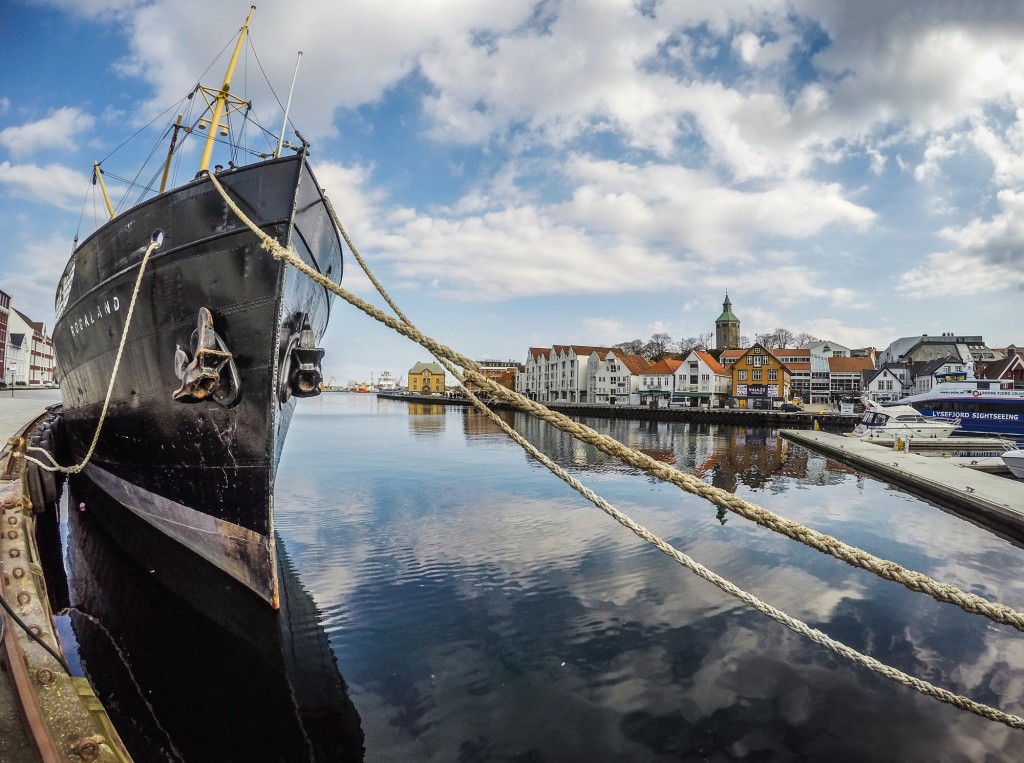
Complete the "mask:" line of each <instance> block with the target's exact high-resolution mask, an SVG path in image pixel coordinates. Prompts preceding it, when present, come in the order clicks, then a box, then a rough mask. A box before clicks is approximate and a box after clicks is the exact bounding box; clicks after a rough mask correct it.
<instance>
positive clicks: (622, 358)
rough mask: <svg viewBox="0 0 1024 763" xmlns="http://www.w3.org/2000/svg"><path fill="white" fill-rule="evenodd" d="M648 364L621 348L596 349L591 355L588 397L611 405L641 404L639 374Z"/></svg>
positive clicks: (590, 399)
mask: <svg viewBox="0 0 1024 763" xmlns="http://www.w3.org/2000/svg"><path fill="white" fill-rule="evenodd" d="M650 365H651V364H650V363H649V362H648V361H646V360H644V359H643V358H641V357H640V356H639V355H627V354H626V353H624V352H622V350H615V349H607V348H603V347H602V348H598V349H595V350H594V352H593V353H591V355H590V362H589V364H588V370H589V380H588V383H587V400H588V401H590V402H592V403H608V404H611V405H615V404H620V405H639V404H640V374H642V373H643V372H644V371H646V370H647V369H648V368H650Z"/></svg>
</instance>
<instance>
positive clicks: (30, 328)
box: [4, 310, 56, 387]
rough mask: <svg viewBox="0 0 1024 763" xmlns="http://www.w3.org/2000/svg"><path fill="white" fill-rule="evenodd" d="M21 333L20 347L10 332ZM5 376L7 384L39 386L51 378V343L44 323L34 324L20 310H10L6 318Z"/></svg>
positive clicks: (52, 361) (52, 376) (54, 363)
mask: <svg viewBox="0 0 1024 763" xmlns="http://www.w3.org/2000/svg"><path fill="white" fill-rule="evenodd" d="M14 334H17V335H22V336H23V337H24V339H23V340H22V342H21V346H20V347H17V346H15V342H13V341H12V339H11V337H12V335H14ZM5 355H6V361H5V362H6V366H7V368H5V369H4V377H5V380H6V381H7V383H8V384H25V385H28V386H30V387H39V386H42V385H44V384H51V383H53V381H54V373H55V371H54V366H55V365H56V362H55V359H54V353H53V342H52V341H51V340H50V337H49V336H48V335H47V334H46V326H45V325H43V324H42V323H36V322H33V321H31V320H29V318H28V317H27V316H26V315H25V314H24V313H21V312H18V311H17V310H11V313H10V315H9V316H8V320H7V351H6V353H5Z"/></svg>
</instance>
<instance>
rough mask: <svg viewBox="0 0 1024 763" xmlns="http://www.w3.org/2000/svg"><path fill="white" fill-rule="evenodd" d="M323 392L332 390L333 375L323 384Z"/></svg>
mask: <svg viewBox="0 0 1024 763" xmlns="http://www.w3.org/2000/svg"><path fill="white" fill-rule="evenodd" d="M323 390H324V392H334V377H333V376H332V377H331V378H330V379H328V380H327V384H325V385H324V386H323Z"/></svg>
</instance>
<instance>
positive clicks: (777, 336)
mask: <svg viewBox="0 0 1024 763" xmlns="http://www.w3.org/2000/svg"><path fill="white" fill-rule="evenodd" d="M755 339H756V341H757V342H758V343H760V344H763V345H764V346H765V347H767V348H768V349H769V350H774V349H778V348H780V347H790V346H792V342H793V339H794V336H793V332H792V331H790V330H789V329H784V328H777V329H775V330H774V331H769V332H768V333H766V334H756V335H755Z"/></svg>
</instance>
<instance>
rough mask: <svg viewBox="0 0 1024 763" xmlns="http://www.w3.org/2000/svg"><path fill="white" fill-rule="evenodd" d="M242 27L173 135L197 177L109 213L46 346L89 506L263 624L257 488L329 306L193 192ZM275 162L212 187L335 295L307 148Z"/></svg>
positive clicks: (72, 269)
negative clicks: (124, 521) (156, 540)
mask: <svg viewBox="0 0 1024 763" xmlns="http://www.w3.org/2000/svg"><path fill="white" fill-rule="evenodd" d="M251 16H252V11H250V14H249V18H247V19H246V21H245V24H244V25H243V27H242V29H241V31H240V34H239V37H238V42H237V44H236V46H235V49H234V53H233V56H232V59H231V63H230V64H229V66H228V74H227V76H226V77H225V81H224V84H223V85H222V86H221V88H220V89H219V90H207V89H205V88H201V87H197V90H200V89H202V91H203V93H204V94H208V95H209V97H208V98H207V108H206V111H204V112H203V113H201V114H199V115H197V116H196V118H195V120H194V121H193V123H192V126H191V127H190V129H187V130H185V132H186V134H197V133H198V132H199V130H201V129H205V130H206V131H207V137H206V141H207V142H206V144H205V147H204V150H203V156H202V159H201V161H200V167H199V172H198V173H197V175H196V176H195V177H194V178H193V179H191V180H190V181H188V182H186V183H184V184H183V185H181V186H178V187H176V188H172V189H170V190H166V191H165V190H163V188H161V191H160V192H159V193H158V194H156V195H155V196H153V197H152V198H149V199H146V200H144V201H142V202H141V203H139V204H137V205H136V206H134V207H132V208H131V209H128V210H127V211H124V212H121V213H119V214H115V213H114V210H113V207H112V206H110V204H109V203H108V208H109V210H110V213H111V220H110V221H109V222H107V223H105V224H104V225H103V226H101V227H100V228H99V229H97V230H96V231H95V232H94V233H93V234H92V235H91V236H89V237H88V238H87V239H86V240H85V241H83V242H82V243H81V245H79V246H78V247H77V248H76V249H75V250H74V252H73V254H72V255H71V258H70V260H69V261H68V264H67V266H66V268H65V270H64V273H63V276H62V277H61V279H60V282H59V285H58V289H57V298H56V314H57V317H56V324H55V327H54V334H53V340H54V346H55V351H56V355H57V362H58V366H59V369H60V378H61V388H62V393H63V398H64V424H65V430H66V433H67V442H68V445H69V447H70V451H71V454H72V455H73V457H74V461H75V463H78V462H81V461H82V460H85V459H87V458H88V463H87V465H86V467H85V474H86V475H87V476H88V477H89V478H90V479H92V480H93V481H94V482H95V483H96V484H97V485H98V486H100V487H101V488H102V489H103V490H105V491H106V492H107V493H109V494H110V495H111V496H112V497H114V498H115V499H117V500H118V501H119V502H120V503H122V504H124V505H125V506H127V507H128V508H129V509H130V510H131V511H133V512H134V513H136V514H137V515H138V516H140V517H142V518H144V519H145V520H146V521H148V522H149V523H151V524H152V525H154V526H155V527H157V528H159V529H160V530H161V531H163V532H164V533H166V534H167V535H168V536H170V537H171V538H173V539H174V540H176V541H178V542H180V543H181V544H183V545H184V546H186V547H187V548H189V549H191V550H192V551H194V552H195V553H197V554H198V555H200V556H201V557H203V558H204V559H206V560H207V561H209V562H210V563H211V564H213V565H215V566H216V567H219V568H220V569H221V570H223V571H225V572H226V573H228V574H229V575H231V576H232V577H234V578H235V579H237V580H239V581H241V582H242V583H243V584H245V585H246V586H247V587H249V588H250V589H252V590H253V591H255V592H256V593H257V594H258V595H259V596H260V597H262V598H263V599H264V600H265V601H267V602H269V603H270V604H271V605H272V606H275V607H276V606H277V604H278V597H279V590H278V580H277V575H276V564H275V548H274V541H273V538H274V533H273V488H274V478H275V473H276V470H277V465H278V462H279V459H280V456H281V449H282V447H283V446H284V442H285V438H286V435H287V432H288V426H289V423H290V421H291V417H292V412H293V410H294V407H295V403H296V398H298V397H306V396H312V395H316V394H319V393H320V388H321V383H322V379H321V373H320V359H321V357H322V355H323V350H322V349H320V348H319V347H317V344H318V343H319V340H320V338H321V337H322V336H323V333H324V331H325V329H326V327H327V323H328V319H329V316H330V303H331V296H332V295H331V294H330V293H329V292H328V291H327V290H326V289H325V288H324V287H323V286H321V285H319V284H317V283H315V282H314V281H312V280H311V279H310V278H309V277H307V276H305V275H303V274H301V273H299V272H298V271H296V270H293V269H289V268H287V266H286V265H285V264H283V263H282V262H279V261H277V260H275V259H274V258H273V257H272V256H271V255H270V254H269V253H267V252H266V251H264V250H263V249H262V248H261V242H260V240H259V239H258V238H257V236H256V235H255V234H253V233H252V232H251V231H250V230H249V229H248V228H247V227H246V226H245V225H244V224H243V223H242V222H241V221H240V220H239V219H237V217H236V216H235V215H234V214H233V213H232V212H231V210H230V209H229V207H228V206H227V205H226V203H225V201H224V199H223V197H222V196H221V195H220V193H219V192H218V191H217V190H216V188H215V187H214V185H213V183H212V181H211V179H210V173H211V170H210V169H209V166H210V163H211V161H212V153H213V150H214V147H215V146H214V143H215V142H216V141H215V139H217V140H225V139H226V135H225V133H227V122H226V121H222V118H223V116H224V114H225V113H226V112H227V111H230V110H231V109H233V108H236V107H237V108H240V104H242V105H248V104H245V103H244V102H239V100H238V99H237V98H235V96H233V95H232V94H231V93H230V81H231V75H232V73H233V71H234V67H235V63H236V61H237V59H238V57H239V53H240V51H241V48H242V44H243V42H244V40H245V38H246V34H247V31H248V27H249V21H250V19H251ZM179 125H180V118H179ZM174 135H175V136H177V135H178V131H177V130H176V131H175V133H174ZM171 143H172V149H171V151H169V152H168V157H167V167H168V168H169V167H170V166H171V159H172V157H173V156H174V155H175V154H174V152H175V150H178V151H180V148H181V144H177V145H175V144H176V141H175V140H174V139H173V138H172V142H171ZM284 145H285V144H284V141H280V142H279V143H278V150H277V151H275V152H274V153H273V154H270V155H266V154H263V155H257V158H258V160H257V161H255V162H254V163H251V164H247V165H242V166H236V165H235V163H234V161H231V162H225V164H226V166H227V167H228V169H222V168H221V166H220V165H216V166H215V168H214V169H213V170H212V172H213V173H215V175H216V178H217V180H218V181H219V182H220V184H221V185H222V186H223V187H224V189H225V190H226V192H227V194H228V195H229V196H230V197H231V198H232V199H233V200H234V202H235V203H236V204H238V205H239V206H240V208H241V209H242V210H243V211H244V212H245V213H246V214H247V215H248V216H249V217H250V218H251V219H252V220H253V222H255V224H256V225H257V226H258V227H259V228H260V229H261V230H262V231H263V232H264V233H266V234H267V235H269V236H270V237H272V238H274V239H276V240H277V241H278V242H279V243H280V244H281V245H282V246H285V247H289V246H290V247H292V248H293V249H294V250H295V251H297V252H298V253H299V255H300V256H301V257H302V259H303V261H304V262H305V263H306V264H307V265H309V266H311V267H312V268H314V269H315V270H317V271H318V272H319V273H320V274H321V275H324V276H326V277H327V278H329V279H330V280H332V281H334V282H339V281H340V279H341V275H342V259H341V241H340V238H339V235H338V232H337V229H336V227H335V225H334V224H333V221H332V216H331V214H330V211H329V206H328V204H327V202H326V200H325V198H324V196H323V193H322V191H321V190H320V186H319V185H318V183H317V181H316V178H315V177H314V175H313V172H312V170H311V169H310V166H309V163H308V161H307V145H306V143H305V142H304V141H302V142H301V145H300V146H298V147H293V148H292V150H293V153H292V154H291V155H287V156H282V155H280V152H281V149H282V147H283V146H284ZM240 157H241V154H240V153H237V152H233V153H232V158H233V160H234V159H239V158H240ZM96 177H97V179H98V180H99V181H100V183H101V184H102V173H101V170H100V169H99V168H98V167H97V170H96ZM165 177H166V173H165ZM143 266H145V269H144V271H143V272H141V280H138V281H137V279H139V278H140V271H142V270H143ZM132 305H133V306H134V310H133V312H132V311H131V310H130V309H129V307H130V306H132ZM130 312H131V324H130V325H128V316H129V313H130ZM122 342H123V349H121V348H120V345H121V343H122ZM118 360H120V362H119V365H118ZM115 371H116V373H115ZM108 385H109V393H108ZM108 395H109V401H107V398H108ZM104 412H105V419H104V420H103V421H102V427H100V428H99V436H98V439H96V440H95V442H93V438H94V434H95V433H96V431H97V428H98V426H99V424H100V421H101V415H103V414H104Z"/></svg>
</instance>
